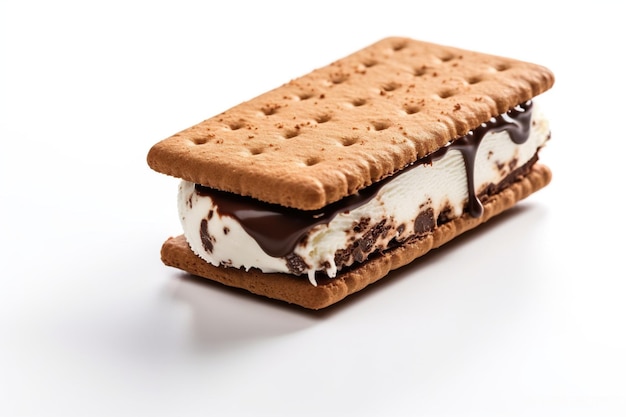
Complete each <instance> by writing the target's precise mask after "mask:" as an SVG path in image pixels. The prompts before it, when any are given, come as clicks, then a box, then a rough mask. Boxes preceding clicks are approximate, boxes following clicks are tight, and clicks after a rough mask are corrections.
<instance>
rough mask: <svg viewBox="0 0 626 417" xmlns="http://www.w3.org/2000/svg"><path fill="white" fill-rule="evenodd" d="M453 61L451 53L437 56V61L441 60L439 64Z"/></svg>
mask: <svg viewBox="0 0 626 417" xmlns="http://www.w3.org/2000/svg"><path fill="white" fill-rule="evenodd" d="M453 59H454V55H453V54H452V53H451V52H446V53H445V54H442V55H441V56H439V60H441V62H448V61H452V60H453Z"/></svg>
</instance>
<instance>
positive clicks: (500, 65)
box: [494, 62, 511, 72]
mask: <svg viewBox="0 0 626 417" xmlns="http://www.w3.org/2000/svg"><path fill="white" fill-rule="evenodd" d="M494 68H495V69H496V71H498V72H501V71H506V70H508V69H510V68H511V65H510V64H509V63H508V62H500V63H498V64H496V65H495V66H494Z"/></svg>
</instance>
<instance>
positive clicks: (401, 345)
mask: <svg viewBox="0 0 626 417" xmlns="http://www.w3.org/2000/svg"><path fill="white" fill-rule="evenodd" d="M202 3H204V5H201V4H202ZM552 3H554V4H555V5H554V6H553V5H552ZM602 3H603V2H600V1H596V2H592V3H589V4H590V5H587V6H580V5H579V2H569V3H567V2H566V3H562V2H560V4H561V7H557V6H556V2H548V1H532V0H524V1H518V2H512V1H493V2H484V1H483V2H481V1H471V2H470V1H466V2H459V4H455V3H448V2H445V1H428V2H419V1H411V2H409V1H407V2H398V1H392V0H387V1H380V2H356V3H349V4H351V5H350V6H345V5H344V4H343V3H342V2H339V1H334V2H330V1H321V0H320V1H315V2H306V3H304V2H301V3H297V2H285V3H284V4H279V3H277V2H275V1H260V2H250V3H249V4H246V3H242V2H238V1H226V2H219V3H218V5H209V2H198V3H194V2H189V1H176V2H159V1H155V2H147V1H146V2H137V1H132V0H130V1H106V2H105V1H102V2H95V1H92V2H88V1H82V2H79V1H76V2H71V1H64V0H59V1H45V2H44V1H40V2H36V1H11V0H3V1H2V3H0V213H1V216H0V233H1V240H0V245H1V247H0V415H1V416H66V417H69V416H196V415H197V416H200V415H201V416H265V415H268V416H309V415H310V416H316V417H317V416H335V415H342V416H345V415H357V416H369V415H375V416H380V415H385V416H387V415H388V416H422V415H423V416H624V415H626V354H625V352H626V334H625V324H626V302H624V298H625V296H626V281H625V278H626V273H625V272H624V267H623V262H624V256H625V254H624V248H625V245H624V241H623V238H624V235H625V233H626V226H625V225H624V213H623V205H622V204H621V203H622V201H623V196H622V194H623V192H624V179H625V171H624V170H625V166H626V159H625V156H624V152H625V151H626V145H625V144H626V137H625V136H626V133H625V129H624V120H625V116H624V103H623V98H624V96H625V93H626V88H625V87H624V66H623V65H622V55H623V54H624V46H623V43H622V40H623V39H625V38H626V36H625V35H626V31H625V30H624V24H623V21H622V20H623V15H622V14H621V13H620V12H619V11H618V10H617V9H615V8H613V7H611V6H609V5H603V4H602ZM585 4H587V3H585ZM608 4H617V3H616V2H612V3H608ZM390 35H399V36H409V37H413V38H416V39H422V40H427V41H432V42H438V43H443V44H450V45H455V46H459V47H464V48H469V49H476V50H480V51H484V52H489V53H494V54H501V55H507V56H511V57H515V58H519V59H523V60H529V61H533V62H537V63H540V64H543V65H546V66H548V67H549V68H551V69H552V70H553V71H554V72H555V74H556V78H557V82H556V84H555V86H554V88H553V89H552V90H551V91H550V92H548V93H546V94H545V95H544V96H543V97H542V98H541V101H540V102H541V104H543V106H542V107H543V109H544V111H545V112H546V113H547V114H548V117H549V118H550V120H551V122H552V129H553V135H552V140H551V141H550V143H549V145H548V147H547V148H546V149H545V150H544V152H543V153H542V161H543V162H544V163H545V164H547V165H549V166H550V167H551V168H552V170H553V172H554V180H553V182H552V184H551V185H550V186H549V187H548V188H546V189H545V190H542V191H540V192H539V193H537V194H535V195H533V196H532V197H531V198H529V199H528V200H526V201H525V202H523V203H521V204H520V205H519V206H518V208H516V209H514V210H512V212H511V213H509V214H507V215H503V216H502V217H501V218H499V219H497V220H494V221H493V222H492V223H491V224H490V225H487V226H485V227H483V228H481V229H480V230H479V231H477V232H473V233H470V234H468V235H467V236H464V237H462V238H460V239H459V240H458V241H457V242H454V243H452V244H450V245H448V246H447V247H446V248H444V249H441V250H437V251H436V252H434V253H432V254H430V255H428V256H427V257H425V258H424V259H422V260H420V261H418V262H416V263H415V264H414V265H412V266H410V267H408V268H406V269H404V270H402V271H399V272H396V273H393V274H392V275H390V276H389V277H388V278H387V279H386V280H385V281H384V282H382V283H381V284H380V285H376V286H374V287H371V288H370V289H368V290H367V291H365V292H364V293H362V294H360V295H357V296H354V297H353V298H351V299H350V300H349V301H348V302H346V303H342V304H341V305H339V306H338V307H336V308H331V309H329V310H327V311H323V312H319V313H310V312H307V311H303V310H300V309H296V308H291V307H286V306H284V305H282V304H278V303H273V302H266V301H264V300H261V299H259V298H256V297H251V296H247V295H244V294H241V293H239V292H235V291H230V290H226V289H224V288H222V287H220V286H217V285H211V284H207V283H205V282H204V281H200V280H195V279H191V278H190V277H189V276H187V275H185V274H183V273H181V272H179V271H177V270H174V269H171V268H167V267H165V266H163V265H162V264H161V263H160V260H159V250H160V245H161V243H162V242H163V241H164V240H165V239H166V238H167V237H168V236H171V235H177V234H179V233H180V226H179V224H178V219H177V213H176V203H175V199H176V188H177V180H175V179H173V178H169V177H166V176H164V175H162V174H158V173H156V172H153V171H151V170H150V169H149V168H148V166H147V164H146V162H145V157H146V153H147V151H148V149H149V147H150V146H151V145H152V144H154V143H155V142H156V141H158V140H160V139H163V138H165V137H167V136H169V135H171V134H173V133H176V132H177V131H179V130H182V129H183V128H186V127H188V126H190V125H192V124H195V123H197V122H199V121H201V120H203V119H205V118H208V117H210V116H212V115H214V114H217V113H219V112H221V111H222V110H225V109H227V108H228V107H230V106H232V105H235V104H237V103H239V102H241V101H243V100H246V99H249V98H252V97H253V96H255V95H257V94H259V93H262V92H264V91H265V90H268V89H270V88H273V87H276V86H278V85H280V84H282V83H283V82H286V81H288V80H289V79H291V78H294V77H296V76H299V75H302V74H304V73H306V72H308V71H310V70H312V69H314V68H317V67H320V66H323V65H325V64H328V63H330V62H331V61H333V60H335V59H337V58H340V57H342V56H344V55H346V54H348V53H350V52H352V51H354V50H357V49H359V48H362V47H364V46H367V45H369V44H370V43H373V42H374V41H376V40H378V39H380V38H383V37H386V36H390Z"/></svg>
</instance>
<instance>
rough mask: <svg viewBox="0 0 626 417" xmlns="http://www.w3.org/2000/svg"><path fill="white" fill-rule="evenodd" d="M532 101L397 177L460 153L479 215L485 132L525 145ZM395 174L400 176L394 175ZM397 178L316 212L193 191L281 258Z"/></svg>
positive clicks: (472, 209) (471, 204)
mask: <svg viewBox="0 0 626 417" xmlns="http://www.w3.org/2000/svg"><path fill="white" fill-rule="evenodd" d="M531 109H532V103H531V102H530V101H528V102H526V103H524V104H521V105H519V106H517V107H515V108H514V109H511V110H509V111H508V112H506V113H505V114H502V115H499V116H497V117H494V118H492V119H491V120H489V121H488V122H486V123H483V124H481V125H480V126H479V127H478V128H476V129H474V130H473V131H471V132H470V133H468V134H467V135H465V136H463V137H461V138H458V139H456V140H454V141H452V142H450V143H449V144H448V145H446V146H445V147H443V148H442V149H440V150H438V151H436V152H434V153H432V154H431V155H428V156H426V157H424V158H421V159H420V160H418V161H416V162H415V163H413V164H411V165H410V166H408V167H406V168H405V169H404V170H402V171H400V172H399V173H403V172H406V171H407V170H408V169H412V168H414V167H416V166H419V165H421V164H425V163H432V162H433V161H435V160H437V159H440V158H442V157H443V156H444V155H445V154H446V153H447V152H448V151H449V150H451V149H452V150H458V151H459V152H461V154H462V155H463V161H464V163H465V172H466V174H467V175H466V176H467V189H468V196H469V201H468V212H469V214H470V215H471V216H473V217H480V216H481V215H482V213H483V206H482V203H481V202H480V199H479V198H478V196H477V195H476V188H475V186H474V168H475V167H474V164H475V160H476V153H477V151H478V147H479V145H480V142H481V141H482V139H483V138H484V136H485V135H486V134H487V133H489V132H501V131H506V132H508V133H509V135H510V137H511V140H512V141H513V142H514V143H516V144H522V143H524V142H525V141H526V140H527V139H528V136H529V133H530V127H531V126H530V120H531V115H532V112H531ZM396 175H398V174H396ZM393 178H395V175H392V176H390V177H387V178H385V179H383V180H382V181H379V182H377V183H376V184H373V185H371V186H369V187H367V188H365V189H363V190H360V191H359V192H358V193H357V194H354V195H351V196H349V197H346V198H344V199H342V200H340V201H337V202H335V203H333V204H330V205H328V206H326V207H324V208H322V209H319V210H311V211H306V210H296V209H291V208H286V207H282V206H279V205H277V204H269V203H263V202H260V201H258V200H255V199H253V198H250V197H242V196H238V195H235V194H231V193H227V192H223V191H217V190H214V189H211V188H208V187H204V186H202V185H199V184H196V191H197V193H198V194H200V195H206V196H209V197H211V198H212V199H213V202H214V204H215V205H216V207H217V210H218V211H219V213H220V214H221V215H226V216H231V217H233V218H235V219H236V220H237V221H238V222H239V223H240V224H241V226H242V227H243V228H244V230H245V231H246V232H247V233H248V234H249V235H250V236H252V238H254V239H255V240H256V241H257V243H258V244H259V246H260V247H261V248H262V249H263V250H264V251H265V253H267V254H268V255H269V256H273V257H285V256H288V255H289V254H291V253H293V250H294V248H295V247H296V245H297V244H298V242H300V240H302V239H303V238H304V236H305V235H306V234H307V233H308V231H309V230H311V229H312V228H313V227H315V226H317V225H318V224H327V223H329V222H330V221H331V220H332V219H333V218H334V217H335V216H336V215H337V214H339V213H342V212H346V211H350V210H353V209H355V208H357V207H359V206H361V205H363V204H365V203H367V202H368V201H370V200H371V199H372V198H374V197H375V196H376V194H377V193H378V190H379V189H380V188H381V187H382V186H383V185H384V184H386V183H387V182H389V181H391V179H393Z"/></svg>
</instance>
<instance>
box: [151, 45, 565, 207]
mask: <svg viewBox="0 0 626 417" xmlns="http://www.w3.org/2000/svg"><path fill="white" fill-rule="evenodd" d="M553 82H554V78H553V75H552V73H551V72H550V71H549V70H548V69H546V68H544V67H541V66H538V65H534V64H531V63H527V62H521V61H517V60H513V59H510V58H504V57H499V56H493V55H487V54H482V53H478V52H472V51H467V50H462V49H458V48H452V47H448V46H441V45H435V44H431V43H426V42H420V41H416V40H412V39H407V38H387V39H383V40H381V41H379V42H377V43H375V44H373V45H371V46H369V47H367V48H365V49H362V50H360V51H358V52H356V53H354V54H352V55H350V56H348V57H346V58H343V59H340V60H338V61H336V62H334V63H332V64H330V65H328V66H326V67H323V68H319V69H317V70H315V71H313V72H311V73H309V74H307V75H305V76H303V77H300V78H298V79H295V80H292V81H290V82H289V83H287V84H284V85H282V86H281V87H279V88H277V89H275V90H272V91H269V92H267V93H265V94H262V95H260V96H258V97H256V98H253V99H252V100H250V101H247V102H244V103H241V104H239V105H237V106H235V107H233V108H231V109H230V110H227V111H225V112H224V113H222V114H219V115H217V116H215V117H212V118H210V119H208V120H205V121H203V122H201V123H199V124H197V125H195V126H193V127H190V128H188V129H186V130H184V131H182V132H180V133H177V134H175V135H174V136H172V137H170V138H168V139H165V140H164V141H161V142H159V143H157V144H156V145H155V146H154V147H153V148H152V149H151V150H150V152H149V154H148V163H149V165H150V166H151V167H152V168H153V169H155V170H156V171H159V172H162V173H165V174H168V175H172V176H175V177H179V178H183V179H185V180H188V181H192V182H195V183H199V184H203V185H206V186H209V187H213V188H217V189H220V190H224V191H230V192H234V193H236V194H240V195H245V196H251V197H254V198H257V199H259V200H262V201H266V202H270V203H276V204H280V205H282V206H287V207H294V208H298V209H303V210H313V209H319V208H321V207H323V206H325V205H327V204H329V203H332V202H334V201H337V200H339V199H341V198H343V197H345V196H347V195H350V194H353V193H355V192H356V191H357V190H359V189H362V188H364V187H366V186H368V185H370V184H372V183H374V182H376V181H379V180H381V179H382V178H384V177H387V176H389V175H391V174H393V173H395V172H397V171H399V170H401V169H402V168H404V167H405V166H406V165H407V164H410V163H412V162H414V161H416V160H417V159H419V158H421V157H423V156H425V155H427V154H430V153H431V152H433V151H435V150H437V149H439V148H440V147H441V146H443V145H445V144H446V143H448V142H449V141H451V140H453V139H455V138H458V137H460V136H463V135H465V134H466V133H467V132H468V131H469V130H471V129H473V128H476V127H477V126H479V125H480V123H482V122H485V121H487V120H488V119H489V118H491V117H493V116H496V115H498V114H501V113H504V112H505V111H507V110H508V109H510V108H512V107H514V106H516V105H517V104H519V103H522V102H524V101H526V100H529V99H531V98H533V97H534V96H536V95H538V94H540V93H542V92H544V91H546V90H547V89H549V88H550V87H551V86H552V84H553Z"/></svg>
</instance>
